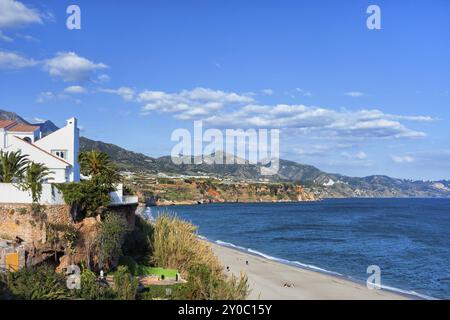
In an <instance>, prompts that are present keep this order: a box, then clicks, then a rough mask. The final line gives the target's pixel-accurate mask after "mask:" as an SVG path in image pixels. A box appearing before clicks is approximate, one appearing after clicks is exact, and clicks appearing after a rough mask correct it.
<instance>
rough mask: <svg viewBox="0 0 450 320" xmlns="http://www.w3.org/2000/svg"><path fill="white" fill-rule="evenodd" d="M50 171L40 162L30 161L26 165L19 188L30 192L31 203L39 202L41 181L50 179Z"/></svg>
mask: <svg viewBox="0 0 450 320" xmlns="http://www.w3.org/2000/svg"><path fill="white" fill-rule="evenodd" d="M50 173H51V171H49V169H48V168H47V167H46V166H45V165H44V164H42V163H36V162H30V163H29V164H28V166H27V167H26V169H25V175H24V177H23V180H22V181H21V182H20V188H21V189H22V190H28V191H29V192H30V193H31V198H32V199H33V203H39V201H40V200H41V195H42V183H44V182H46V181H48V180H52V178H49V177H48V175H49V174H50Z"/></svg>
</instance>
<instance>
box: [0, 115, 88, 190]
mask: <svg viewBox="0 0 450 320" xmlns="http://www.w3.org/2000/svg"><path fill="white" fill-rule="evenodd" d="M79 139H80V132H79V129H78V127H77V119H76V118H71V119H69V120H67V124H66V126H65V127H63V128H61V129H59V130H57V131H55V132H53V133H51V134H49V135H47V136H45V137H41V131H40V128H39V126H33V125H27V124H22V123H18V122H17V121H14V120H0V150H3V151H4V152H7V151H17V150H20V151H21V152H22V154H24V155H28V159H29V160H30V161H34V162H37V163H43V164H44V165H45V166H47V167H48V168H49V170H50V171H51V172H52V173H51V174H50V177H51V178H52V180H51V182H55V183H64V182H73V181H79V180H80V167H79V165H78V148H79Z"/></svg>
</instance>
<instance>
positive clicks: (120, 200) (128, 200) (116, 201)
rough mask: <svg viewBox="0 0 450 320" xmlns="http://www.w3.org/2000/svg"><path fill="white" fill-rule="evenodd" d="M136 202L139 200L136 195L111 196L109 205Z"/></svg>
mask: <svg viewBox="0 0 450 320" xmlns="http://www.w3.org/2000/svg"><path fill="white" fill-rule="evenodd" d="M138 202H139V199H138V196H122V197H114V198H112V199H111V203H110V205H112V206H118V205H127V204H136V203H138Z"/></svg>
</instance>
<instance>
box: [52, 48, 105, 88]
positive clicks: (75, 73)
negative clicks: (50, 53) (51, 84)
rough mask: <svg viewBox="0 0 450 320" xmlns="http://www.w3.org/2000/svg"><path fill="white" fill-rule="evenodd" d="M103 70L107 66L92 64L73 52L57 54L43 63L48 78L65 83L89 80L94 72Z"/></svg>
mask: <svg viewBox="0 0 450 320" xmlns="http://www.w3.org/2000/svg"><path fill="white" fill-rule="evenodd" d="M105 68H108V66H107V65H105V64H104V63H94V62H92V61H90V60H88V59H86V58H83V57H80V56H78V55H77V54H76V53H74V52H59V53H57V54H56V56H55V57H53V58H51V59H48V60H46V61H45V62H44V70H45V71H47V72H48V73H49V74H50V76H52V77H56V78H61V79H63V80H64V81H66V82H79V81H86V80H89V79H90V78H91V76H92V74H93V73H94V72H95V71H97V70H101V69H105Z"/></svg>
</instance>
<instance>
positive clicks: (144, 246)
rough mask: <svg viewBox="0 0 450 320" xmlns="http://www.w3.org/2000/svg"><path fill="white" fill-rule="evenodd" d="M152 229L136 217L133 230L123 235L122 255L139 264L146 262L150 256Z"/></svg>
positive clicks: (148, 224)
mask: <svg viewBox="0 0 450 320" xmlns="http://www.w3.org/2000/svg"><path fill="white" fill-rule="evenodd" d="M152 234H153V227H152V225H151V224H150V223H148V222H147V221H145V220H144V219H143V218H141V217H139V216H136V220H135V226H134V230H133V231H132V232H130V233H127V234H126V235H125V239H124V243H123V246H122V248H123V254H124V255H126V256H131V257H133V258H134V259H135V260H137V261H138V262H141V263H145V262H146V261H148V259H149V257H150V255H151V238H152Z"/></svg>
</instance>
